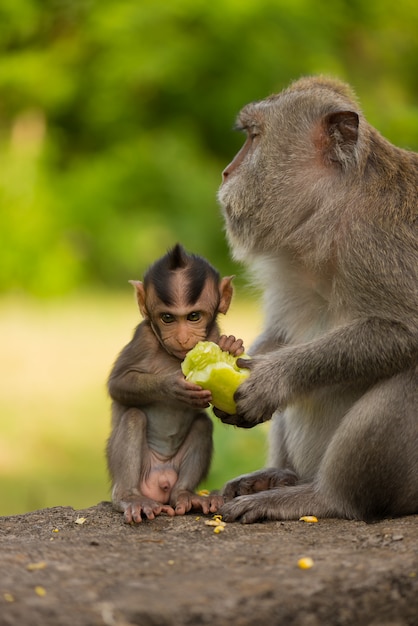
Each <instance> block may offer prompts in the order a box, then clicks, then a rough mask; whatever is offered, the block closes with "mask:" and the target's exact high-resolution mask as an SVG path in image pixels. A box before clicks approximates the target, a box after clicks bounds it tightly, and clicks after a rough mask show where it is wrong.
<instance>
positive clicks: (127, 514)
mask: <svg viewBox="0 0 418 626" xmlns="http://www.w3.org/2000/svg"><path fill="white" fill-rule="evenodd" d="M118 508H120V510H122V511H123V516H124V519H125V522H126V523H127V524H132V522H136V523H137V524H139V523H140V522H142V519H143V517H146V518H147V519H154V518H155V517H156V516H157V515H160V514H161V513H165V514H166V515H169V516H170V517H173V516H174V515H175V511H174V509H173V507H171V506H169V505H168V504H161V502H156V501H155V500H151V499H150V498H146V497H145V496H141V495H138V496H135V497H133V498H132V500H131V499H130V498H129V500H125V501H122V502H120V503H119V507H118Z"/></svg>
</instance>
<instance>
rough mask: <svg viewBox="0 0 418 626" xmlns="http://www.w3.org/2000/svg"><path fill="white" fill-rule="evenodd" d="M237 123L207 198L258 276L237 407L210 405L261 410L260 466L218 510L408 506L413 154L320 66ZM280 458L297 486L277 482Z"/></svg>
mask: <svg viewBox="0 0 418 626" xmlns="http://www.w3.org/2000/svg"><path fill="white" fill-rule="evenodd" d="M238 127H239V128H240V129H241V130H244V131H245V132H246V134H247V140H246V142H245V144H244V146H243V148H242V149H241V151H240V152H239V153H238V154H237V156H236V157H235V158H234V160H233V161H232V162H231V164H230V165H228V167H227V168H226V169H225V171H224V172H223V184H222V186H221V188H220V190H219V200H220V203H221V206H222V209H223V213H224V217H225V222H226V230H227V234H228V238H229V242H230V245H231V248H232V251H233V254H234V256H235V258H236V259H239V260H245V261H246V263H248V265H249V266H250V267H251V268H252V269H253V270H254V272H255V274H256V276H257V277H258V279H259V281H261V283H262V284H263V285H264V290H265V298H264V305H265V325H264V332H263V333H262V334H261V336H260V337H259V338H258V340H256V342H255V345H254V346H253V348H252V350H250V353H252V354H253V355H254V359H253V360H252V364H250V366H251V375H250V377H249V378H248V380H247V381H246V382H245V383H244V384H243V385H242V386H241V387H240V389H239V390H238V392H237V394H236V400H237V415H234V416H227V415H225V414H223V415H221V416H220V417H221V419H222V421H224V422H226V423H230V424H235V425H237V426H242V427H252V426H255V425H256V424H259V423H260V422H264V421H266V420H269V419H270V418H271V416H272V414H273V413H274V416H273V423H272V427H271V431H270V458H269V465H270V466H271V467H270V469H266V470H260V471H259V472H256V473H255V474H249V475H245V476H242V477H239V478H237V479H235V480H232V481H231V482H229V483H227V484H226V485H225V487H224V489H223V495H224V496H225V498H226V499H228V500H229V501H228V502H227V503H226V504H225V505H224V506H223V507H222V508H221V513H222V514H223V515H224V519H225V520H227V521H232V520H235V519H241V521H243V522H245V523H249V522H254V521H255V520H258V519H272V520H275V519H295V518H298V517H299V516H301V515H303V514H308V513H312V514H316V515H318V516H320V517H331V516H332V517H346V518H354V519H364V520H370V519H375V518H379V517H385V516H392V515H404V514H412V513H417V512H418V445H417V444H418V393H417V373H418V372H417V363H418V243H417V222H418V220H417V188H418V155H417V154H416V153H413V152H409V151H406V150H401V149H399V148H397V147H395V146H393V145H392V144H390V143H389V142H388V141H387V140H386V139H384V138H383V137H382V136H381V135H380V134H379V133H378V132H377V131H376V130H375V129H374V128H373V127H372V126H370V124H368V123H367V121H366V120H365V118H364V117H363V115H362V113H361V111H360V108H359V106H358V104H357V102H356V99H355V97H354V96H353V94H352V92H351V90H350V88H349V87H348V86H347V85H345V84H342V83H340V82H338V81H334V80H330V79H325V78H321V77H310V78H302V79H301V80H298V81H296V82H295V83H293V84H292V85H291V86H290V87H289V88H288V89H286V90H284V91H283V92H281V93H279V94H278V95H273V96H271V97H269V98H267V99H265V100H263V101H261V102H256V103H253V104H249V105H248V106H246V107H244V109H243V110H242V111H241V113H240V115H239V117H238ZM243 365H244V364H243ZM245 365H246V366H247V365H248V364H247V363H245ZM281 469H288V470H293V471H294V472H295V473H296V475H297V477H298V481H297V483H296V484H295V485H293V486H288V487H280V486H279V487H277V486H276V485H277V481H278V480H280V478H281V476H282V474H281V471H280V470H281ZM256 492H257V493H256ZM248 494H249V495H248Z"/></svg>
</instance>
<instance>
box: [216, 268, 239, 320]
mask: <svg viewBox="0 0 418 626" xmlns="http://www.w3.org/2000/svg"><path fill="white" fill-rule="evenodd" d="M234 278H235V276H225V278H222V279H221V281H220V283H219V295H220V297H221V299H220V301H219V306H218V311H219V313H223V314H224V315H225V313H226V312H227V311H228V309H229V305H230V304H231V300H232V294H233V293H234V288H233V286H232V281H233V280H234Z"/></svg>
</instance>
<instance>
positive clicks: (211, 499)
mask: <svg viewBox="0 0 418 626" xmlns="http://www.w3.org/2000/svg"><path fill="white" fill-rule="evenodd" d="M212 431H213V424H212V421H211V419H210V418H209V416H208V415H206V413H200V414H199V415H198V416H197V417H196V419H195V420H194V422H193V424H192V426H191V428H190V430H189V433H188V434H187V437H186V439H185V440H184V442H183V443H182V445H181V447H180V449H179V450H178V452H177V454H176V456H175V458H174V459H173V461H174V462H175V466H176V467H178V468H179V469H178V474H179V477H178V481H177V483H176V484H175V485H174V488H173V491H172V494H171V499H170V502H171V504H172V505H173V506H174V507H175V511H176V514H177V515H183V514H184V513H187V512H188V511H190V510H191V509H192V508H198V509H201V510H202V512H203V513H205V514H206V513H215V512H216V511H217V510H218V508H219V506H220V505H221V504H222V503H223V498H222V497H221V496H219V495H217V494H210V495H209V496H199V495H197V494H195V493H194V490H195V489H196V487H197V485H198V484H199V483H200V482H201V480H203V479H204V478H205V477H206V476H207V474H208V472H209V467H210V462H211V459H212V452H213V442H212Z"/></svg>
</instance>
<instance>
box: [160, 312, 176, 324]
mask: <svg viewBox="0 0 418 626" xmlns="http://www.w3.org/2000/svg"><path fill="white" fill-rule="evenodd" d="M160 319H161V321H162V322H163V323H164V324H172V323H173V322H174V320H175V317H174V315H171V313H161V315H160Z"/></svg>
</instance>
